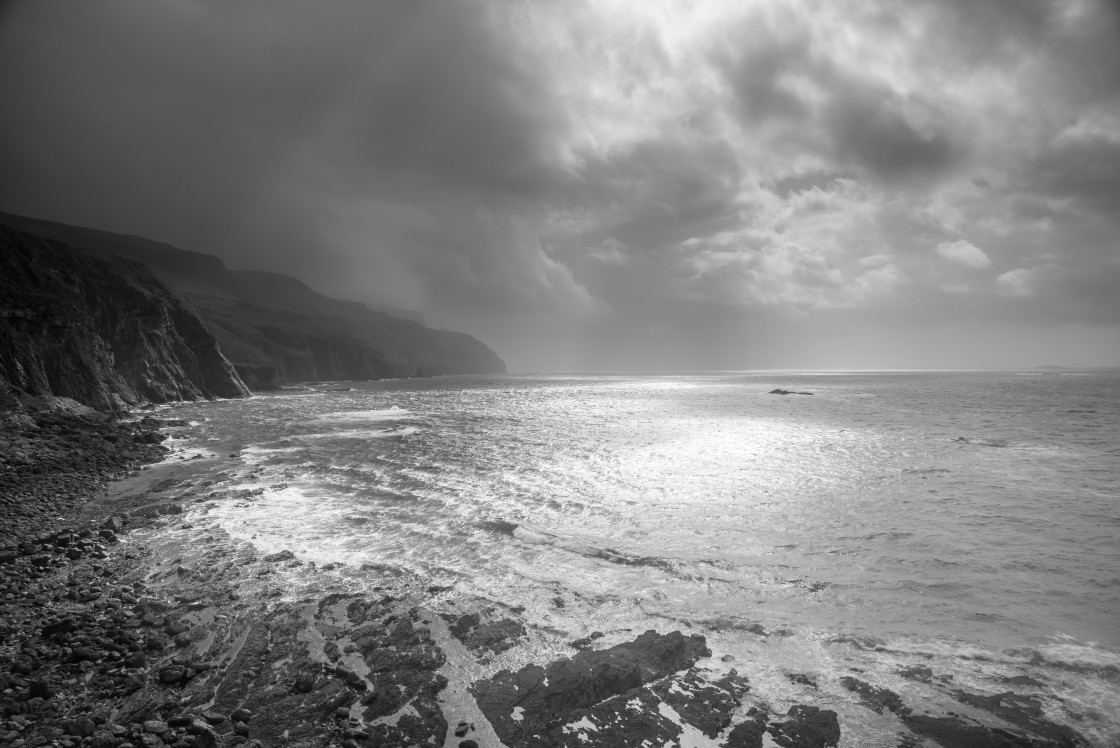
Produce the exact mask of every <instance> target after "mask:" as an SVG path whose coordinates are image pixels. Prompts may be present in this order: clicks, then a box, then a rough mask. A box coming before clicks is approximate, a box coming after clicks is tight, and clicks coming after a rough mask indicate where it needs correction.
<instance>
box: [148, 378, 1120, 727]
mask: <svg viewBox="0 0 1120 748" xmlns="http://www.w3.org/2000/svg"><path fill="white" fill-rule="evenodd" d="M776 387H781V388H784V389H789V390H798V391H807V392H812V393H814V394H813V395H812V396H807V395H788V396H779V395H771V394H768V392H769V390H771V389H774V388H776ZM347 388H349V389H347ZM167 415H169V416H173V417H179V418H185V419H189V420H191V421H192V422H193V426H192V428H190V429H188V430H187V432H186V433H187V436H188V438H187V439H183V440H178V441H174V442H171V444H173V445H174V446H175V447H176V448H177V449H182V450H184V451H182V452H180V453H176V454H174V455H172V459H175V460H177V459H183V458H187V457H190V456H193V455H196V454H202V455H205V456H210V455H213V456H214V459H213V460H198V461H197V462H198V464H199V469H200V471H209V472H208V474H209V479H210V480H212V481H214V483H213V484H212V485H211V486H210V487H209V488H208V490H211V491H215V490H222V489H235V488H236V489H243V488H249V489H253V490H255V491H256V493H255V495H253V496H252V498H251V500H246V501H224V502H216V503H215V504H213V505H211V506H209V507H207V512H208V513H207V521H208V522H211V523H216V524H219V525H220V526H221V527H222V528H223V529H224V530H226V531H227V532H229V533H231V534H232V535H234V536H236V537H238V538H242V539H245V540H249V541H251V542H252V543H254V544H255V545H257V546H258V547H260V548H261V549H262V551H266V552H272V551H275V550H279V549H288V550H291V551H293V552H295V553H296V554H297V555H298V556H300V557H301V558H303V559H305V560H309V561H314V562H316V563H317V564H325V563H331V562H334V563H338V562H341V563H345V564H347V566H348V567H361V565H363V564H369V565H372V566H374V567H376V568H380V569H394V570H399V571H401V572H405V573H409V574H417V575H420V576H421V577H423V578H425V579H428V580H431V584H432V585H439V586H446V587H452V588H453V589H454V591H455V593H454V594H458V595H469V596H476V597H479V598H484V599H488V600H493V601H495V602H496V603H501V604H504V605H508V606H517V607H518V608H523V613H522V615H523V616H524V618H525V619H526V620H527V621H528V622H529V623H530V624H531V628H532V629H533V630H534V631H536V632H538V634H539V635H538V636H537V637H536V639H535V641H536V642H537V644H536V646H537V649H536V650H534V649H533V648H532V647H530V648H529V650H528V651H527V652H523V653H522V654H520V655H510V657H522V658H528V659H532V658H533V657H534V656H539V657H544V656H545V655H550V656H555V654H556V652H559V651H560V646H561V643H562V642H563V641H567V640H570V639H575V638H579V637H582V636H586V635H588V634H589V633H591V632H593V631H600V632H603V633H604V634H606V637H605V638H604V642H607V643H613V642H615V641H622V640H625V639H630V638H633V635H634V634H635V633H636V632H641V631H644V630H646V629H648V628H656V629H659V630H665V631H667V630H672V629H675V628H680V629H682V630H685V631H686V632H699V633H703V634H704V635H705V636H706V637H707V638H708V641H709V646H710V647H711V648H712V649H713V651H714V652H715V654H716V658H715V660H717V661H718V660H719V658H720V657H722V656H723V655H730V656H731V657H733V658H734V663H735V664H736V666H737V667H739V669H740V671H741V672H745V673H747V674H748V675H749V676H750V677H751V679H752V683H753V684H754V686H753V692H754V693H756V694H758V695H759V696H760V697H762V698H765V699H766V700H767V701H768V703H770V704H771V705H772V706H773V707H774V708H775V709H778V710H783V711H784V706H785V705H788V704H792V703H798V702H802V703H814V704H819V705H821V706H827V707H829V708H834V709H836V710H837V711H838V713H839V714H840V719H841V723H842V729H843V731H844V734H845V735H846V736H861V737H859V738H858V739H857V738H856V737H846V738H845V744H847V745H875V744H882V745H892V746H893V745H895V744H897V739H896V737H895V735H896V733H897V732H898V727H899V725H898V722H897V719H896V718H895V717H894V716H893V715H889V714H888V715H878V714H875V713H873V712H871V711H870V710H868V709H866V708H864V707H862V706H860V705H859V704H858V703H857V700H856V698H855V696H854V695H853V694H850V693H848V692H846V691H844V690H843V689H842V688H840V687H839V685H838V684H837V681H838V679H839V678H840V677H841V676H843V675H850V674H855V675H857V676H858V677H860V678H862V679H864V680H868V681H871V682H873V683H876V684H877V685H882V686H886V687H890V688H892V689H894V690H896V691H898V692H899V693H900V694H901V695H902V696H903V699H904V700H905V701H906V702H907V703H908V704H909V705H910V706H912V707H915V708H916V710H917V711H919V712H921V711H925V710H926V709H927V708H929V709H930V710H931V711H937V710H938V709H941V710H945V709H949V710H953V711H957V712H959V713H964V714H968V713H969V710H968V708H966V707H964V706H962V704H960V703H959V702H958V701H955V700H953V699H952V698H950V695H949V694H950V692H951V690H952V689H954V688H959V689H962V690H966V691H970V692H976V693H987V694H990V693H999V692H1004V691H1008V690H1015V691H1016V692H1018V693H1029V694H1031V695H1033V696H1035V697H1037V698H1038V699H1040V701H1041V702H1042V704H1043V709H1044V712H1045V714H1046V715H1047V716H1048V717H1050V718H1051V719H1054V720H1056V721H1059V722H1062V723H1065V724H1069V725H1070V726H1072V727H1074V728H1075V729H1077V730H1078V731H1080V732H1081V733H1082V734H1083V735H1085V736H1086V737H1088V738H1089V739H1090V740H1092V741H1093V743H1094V744H1095V745H1099V746H1115V745H1120V716H1118V715H1120V372H1117V371H1104V370H1098V371H1060V372H1050V371H1045V372H1044V371H1025V372H851V373H845V372H833V373H806V372H746V373H716V374H687V375H675V376H539V377H538V376H504V377H443V378H436V379H427V380H389V381H381V382H363V383H346V384H345V385H339V384H337V383H334V384H332V385H330V386H329V387H328V386H321V387H318V388H317V389H313V390H312V391H308V392H302V393H282V394H277V395H265V396H257V397H254V398H252V399H250V400H244V401H223V402H217V403H205V404H187V405H180V406H174V407H172V408H169V409H168V411H167ZM230 455H236V457H234V458H232V459H231V457H230ZM219 467H220V469H219ZM431 604H432V605H433V606H435V607H437V608H438V605H439V601H438V600H433V601H432V603H431ZM550 642H551V644H550ZM550 646H551V647H553V648H552V649H549V647H550ZM568 651H570V650H568ZM505 664H510V663H508V662H506V661H499V662H498V663H497V664H496V665H495V667H497V666H498V665H505ZM512 664H517V663H512ZM912 666H922V667H928V668H930V670H931V671H932V672H933V674H934V675H935V676H936V677H939V678H941V681H940V682H935V683H933V684H924V683H917V682H915V681H913V680H907V679H905V678H903V677H901V676H900V675H898V671H899V670H901V669H903V668H906V667H912ZM794 673H801V674H806V675H809V676H810V677H811V678H812V679H814V680H815V681H817V683H818V684H819V686H820V689H819V691H818V690H810V689H809V688H808V687H807V686H804V685H798V684H796V683H794V682H792V681H791V680H790V678H789V675H790V674H794ZM1019 676H1026V677H1027V678H1029V679H1030V680H1023V679H1022V678H1019V680H1017V681H1011V682H1012V683H1014V684H1015V685H1008V683H1009V679H1013V678H1017V677H1019ZM950 679H951V680H950Z"/></svg>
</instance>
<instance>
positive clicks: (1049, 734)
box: [953, 691, 1087, 746]
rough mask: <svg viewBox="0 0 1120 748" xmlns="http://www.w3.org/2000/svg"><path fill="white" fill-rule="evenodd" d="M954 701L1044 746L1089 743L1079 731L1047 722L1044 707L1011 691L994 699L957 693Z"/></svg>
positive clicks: (1034, 699)
mask: <svg viewBox="0 0 1120 748" xmlns="http://www.w3.org/2000/svg"><path fill="white" fill-rule="evenodd" d="M953 697H954V698H955V699H957V701H960V702H961V703H963V704H968V705H969V706H974V707H976V708H977V709H983V710H984V711H987V712H991V713H992V714H994V715H996V716H997V717H999V718H1000V719H1002V720H1004V721H1006V722H1010V723H1011V724H1013V725H1016V726H1017V727H1020V728H1022V729H1023V730H1026V731H1027V732H1029V733H1031V734H1032V735H1036V736H1038V737H1039V738H1042V739H1043V740H1045V741H1047V742H1045V743H1040V745H1051V744H1052V745H1056V746H1078V745H1087V742H1086V741H1085V739H1084V738H1083V737H1081V735H1079V734H1078V733H1077V732H1076V731H1075V730H1073V729H1072V728H1070V727H1066V726H1065V725H1058V724H1055V723H1053V722H1051V721H1050V720H1048V719H1046V717H1045V716H1044V715H1043V712H1042V704H1041V702H1039V700H1038V699H1036V698H1034V697H1033V696H1023V695H1020V694H1016V693H1012V692H1010V691H1007V692H1005V693H998V694H994V695H991V696H985V695H983V694H973V693H967V692H965V691H955V692H954V693H953Z"/></svg>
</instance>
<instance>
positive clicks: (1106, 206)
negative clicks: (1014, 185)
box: [1024, 133, 1120, 226]
mask: <svg viewBox="0 0 1120 748" xmlns="http://www.w3.org/2000/svg"><path fill="white" fill-rule="evenodd" d="M1024 182H1025V183H1024V187H1025V188H1026V189H1028V190H1031V191H1032V192H1035V193H1036V194H1042V195H1045V196H1048V197H1052V198H1058V199H1065V198H1069V199H1072V200H1074V201H1076V202H1077V203H1078V204H1079V205H1080V206H1081V207H1082V208H1083V209H1084V210H1088V211H1091V212H1094V213H1099V214H1101V215H1104V216H1106V217H1108V218H1110V219H1111V220H1113V221H1115V222H1116V223H1117V225H1118V226H1120V133H1115V134H1113V135H1106V134H1101V133H1097V134H1091V135H1086V136H1071V137H1069V138H1065V139H1063V140H1060V141H1059V142H1057V143H1055V144H1052V145H1050V146H1049V147H1047V148H1045V149H1043V150H1042V151H1041V152H1040V153H1039V154H1038V155H1037V156H1036V157H1035V158H1034V159H1032V161H1031V162H1030V164H1029V166H1028V169H1027V173H1026V175H1025V177H1024Z"/></svg>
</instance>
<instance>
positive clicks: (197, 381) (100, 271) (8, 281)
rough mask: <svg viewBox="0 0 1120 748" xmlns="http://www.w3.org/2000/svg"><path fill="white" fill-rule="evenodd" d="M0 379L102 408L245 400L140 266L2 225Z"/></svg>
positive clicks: (224, 366) (211, 346)
mask: <svg viewBox="0 0 1120 748" xmlns="http://www.w3.org/2000/svg"><path fill="white" fill-rule="evenodd" d="M0 380H3V382H4V384H5V385H6V387H5V388H4V389H8V390H9V391H11V390H12V389H14V390H16V391H18V392H21V393H23V394H26V395H56V396H62V397H69V398H73V399H74V400H77V401H78V402H81V403H84V404H86V405H89V406H91V407H94V408H98V409H103V410H122V409H125V408H127V407H129V406H134V405H140V404H144V403H162V402H169V401H173V400H198V399H203V398H211V397H243V396H246V395H248V394H249V391H248V389H247V388H246V386H245V384H244V383H243V382H242V381H241V379H240V378H239V377H238V375H237V373H236V372H235V371H234V368H233V366H232V365H231V364H230V363H229V361H227V360H226V359H225V358H224V357H223V356H222V353H221V351H220V350H219V349H218V344H217V341H216V340H215V338H214V336H213V334H211V333H210V332H209V331H208V330H207V329H206V327H205V325H204V324H203V323H202V321H201V320H200V319H199V317H198V315H196V314H195V313H194V311H193V310H192V309H190V307H188V306H187V305H186V304H184V303H183V302H182V300H180V299H179V298H177V297H176V296H175V295H174V293H172V292H171V291H170V290H169V289H168V288H167V287H166V285H164V284H163V283H162V282H160V281H159V279H157V278H156V277H155V276H154V275H153V274H152V273H151V272H150V271H148V270H147V269H146V268H145V267H144V266H142V265H140V264H138V263H136V262H131V261H129V260H125V259H121V258H116V257H99V256H96V255H92V254H89V253H87V252H83V251H81V250H78V249H75V248H74V247H70V246H67V245H66V244H63V243H61V242H57V241H46V240H43V239H41V238H38V237H36V236H32V235H30V234H27V233H24V232H21V231H16V230H14V229H12V228H10V227H9V226H4V225H0Z"/></svg>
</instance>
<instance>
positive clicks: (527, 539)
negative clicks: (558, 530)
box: [513, 525, 556, 545]
mask: <svg viewBox="0 0 1120 748" xmlns="http://www.w3.org/2000/svg"><path fill="white" fill-rule="evenodd" d="M513 537H515V538H517V539H518V540H520V541H521V542H522V543H528V544H530V545H551V544H552V543H554V542H555V541H556V538H555V536H552V535H546V534H545V533H541V532H536V531H535V530H530V529H529V528H527V527H523V526H521V525H518V526H517V527H515V528H514V530H513Z"/></svg>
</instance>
